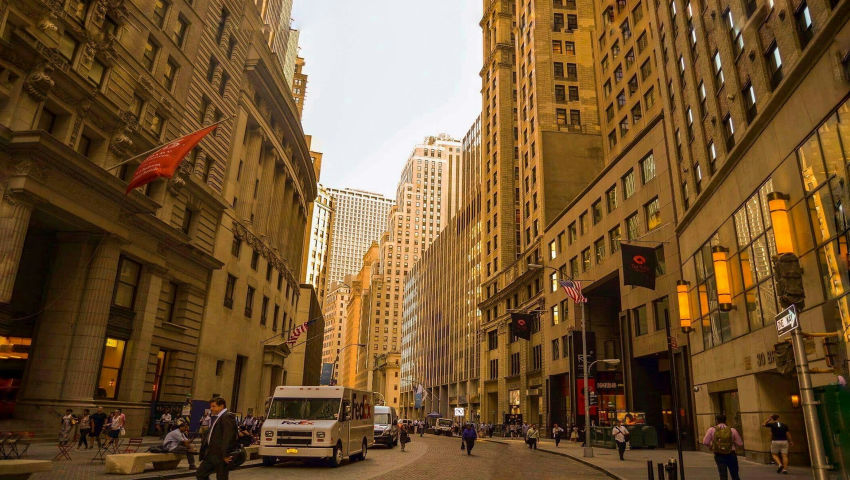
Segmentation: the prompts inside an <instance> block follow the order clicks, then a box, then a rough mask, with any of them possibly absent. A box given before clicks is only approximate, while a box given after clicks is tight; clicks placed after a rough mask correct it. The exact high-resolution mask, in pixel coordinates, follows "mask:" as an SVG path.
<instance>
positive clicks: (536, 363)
mask: <svg viewBox="0 0 850 480" xmlns="http://www.w3.org/2000/svg"><path fill="white" fill-rule="evenodd" d="M542 368H543V345H535V346H534V347H533V348H532V349H531V370H532V371H537V370H540V369H542Z"/></svg>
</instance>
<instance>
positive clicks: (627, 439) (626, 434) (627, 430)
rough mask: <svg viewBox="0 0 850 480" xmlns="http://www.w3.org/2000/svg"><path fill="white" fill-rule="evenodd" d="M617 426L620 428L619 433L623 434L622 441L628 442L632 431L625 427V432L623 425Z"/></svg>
mask: <svg viewBox="0 0 850 480" xmlns="http://www.w3.org/2000/svg"><path fill="white" fill-rule="evenodd" d="M618 428H619V429H620V433H622V434H623V441H624V442H626V443H629V440H631V439H632V432H630V431H629V429H628V428H626V429H625V430H626V431H625V432H624V431H623V427H618Z"/></svg>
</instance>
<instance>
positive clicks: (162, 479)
mask: <svg viewBox="0 0 850 480" xmlns="http://www.w3.org/2000/svg"><path fill="white" fill-rule="evenodd" d="M198 463H199V464H200V462H198ZM262 466H263V462H261V461H260V462H256V463H252V464H247V463H246V464H244V465H241V466H239V467H236V468H234V469H233V470H230V471H231V472H235V471H237V470H244V469H246V468H256V467H262ZM196 472H197V470H188V471H185V472H179V473H163V474H159V475H153V476H150V477H136V478H135V480H170V479H172V478H195V477H196V476H197V473H196Z"/></svg>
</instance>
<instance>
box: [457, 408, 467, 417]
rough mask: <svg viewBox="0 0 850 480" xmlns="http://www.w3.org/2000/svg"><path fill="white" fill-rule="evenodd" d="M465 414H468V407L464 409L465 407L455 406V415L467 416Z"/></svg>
mask: <svg viewBox="0 0 850 480" xmlns="http://www.w3.org/2000/svg"><path fill="white" fill-rule="evenodd" d="M465 416H466V409H464V408H463V407H456V408H455V417H465Z"/></svg>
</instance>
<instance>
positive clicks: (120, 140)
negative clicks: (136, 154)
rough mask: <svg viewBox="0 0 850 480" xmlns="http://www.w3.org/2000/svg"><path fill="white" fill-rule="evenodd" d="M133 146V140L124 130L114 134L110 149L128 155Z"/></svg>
mask: <svg viewBox="0 0 850 480" xmlns="http://www.w3.org/2000/svg"><path fill="white" fill-rule="evenodd" d="M132 147H133V140H132V139H131V138H130V137H129V136H128V135H127V134H125V133H124V132H119V133H117V134H115V135H113V136H112V141H111V142H109V149H110V150H112V152H114V153H116V154H118V155H126V154H127V153H129V152H130V148H132Z"/></svg>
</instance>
